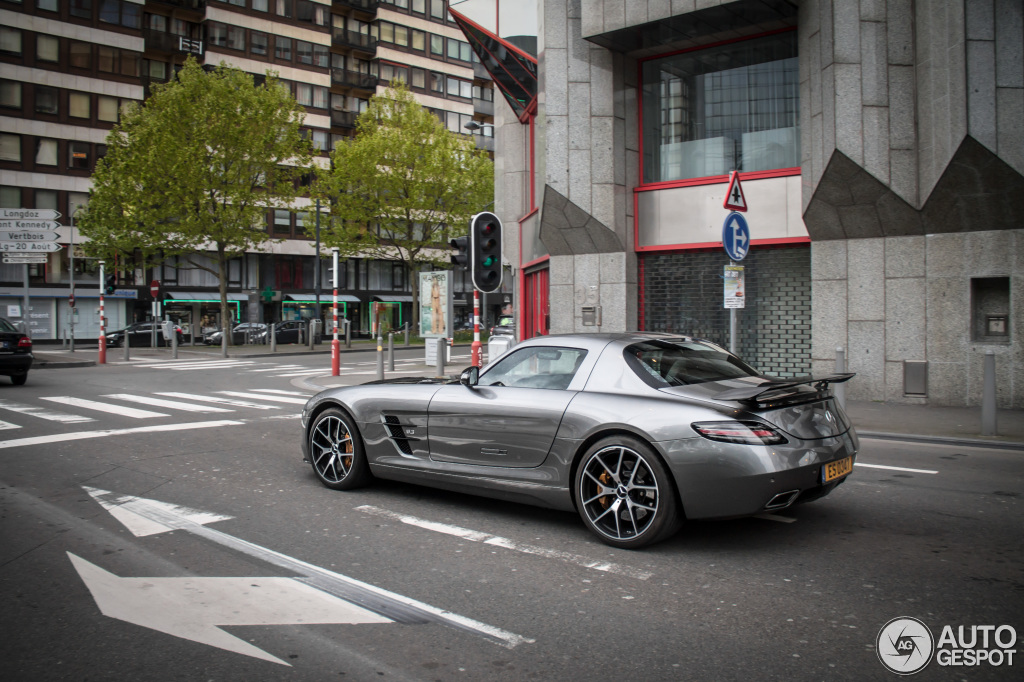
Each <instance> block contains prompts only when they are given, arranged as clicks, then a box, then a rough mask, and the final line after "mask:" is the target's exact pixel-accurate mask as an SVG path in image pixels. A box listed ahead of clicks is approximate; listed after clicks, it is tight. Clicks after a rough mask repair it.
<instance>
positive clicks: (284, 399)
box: [217, 391, 307, 405]
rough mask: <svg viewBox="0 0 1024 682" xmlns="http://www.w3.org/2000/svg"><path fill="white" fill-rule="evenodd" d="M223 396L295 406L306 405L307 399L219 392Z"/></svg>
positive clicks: (239, 392)
mask: <svg viewBox="0 0 1024 682" xmlns="http://www.w3.org/2000/svg"><path fill="white" fill-rule="evenodd" d="M217 393H220V394H222V395H230V396H234V397H236V398H255V399H256V400H270V401H272V402H276V403H292V404H294V405H305V404H306V402H307V399H306V398H288V397H285V396H283V395H282V396H274V395H260V394H259V393H243V392H242V391H217Z"/></svg>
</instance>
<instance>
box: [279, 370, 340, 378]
mask: <svg viewBox="0 0 1024 682" xmlns="http://www.w3.org/2000/svg"><path fill="white" fill-rule="evenodd" d="M329 373H330V370H329V369H307V370H303V371H301V372H285V373H284V374H275V375H274V376H275V377H311V376H316V375H317V374H329Z"/></svg>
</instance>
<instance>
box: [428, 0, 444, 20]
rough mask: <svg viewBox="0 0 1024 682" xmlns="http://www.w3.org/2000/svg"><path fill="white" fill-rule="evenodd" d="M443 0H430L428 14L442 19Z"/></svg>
mask: <svg viewBox="0 0 1024 682" xmlns="http://www.w3.org/2000/svg"><path fill="white" fill-rule="evenodd" d="M444 15H445V7H444V0H430V16H431V17H433V18H434V19H442V20H443V19H444Z"/></svg>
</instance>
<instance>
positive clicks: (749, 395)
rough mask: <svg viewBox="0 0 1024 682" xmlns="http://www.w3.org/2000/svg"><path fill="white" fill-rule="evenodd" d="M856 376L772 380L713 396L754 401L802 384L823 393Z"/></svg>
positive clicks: (834, 375) (849, 374) (839, 375)
mask: <svg viewBox="0 0 1024 682" xmlns="http://www.w3.org/2000/svg"><path fill="white" fill-rule="evenodd" d="M855 376H857V373H856V372H847V373H844V374H829V375H828V376H824V377H799V378H796V379H774V380H769V381H766V382H764V383H763V384H758V385H757V386H744V387H743V388H734V389H732V390H729V391H724V392H722V393H719V394H718V395H716V396H715V399H716V400H735V401H737V402H747V401H756V400H757V398H759V397H760V396H761V395H763V394H765V393H768V392H769V391H778V390H781V389H784V388H793V387H795V386H802V385H804V384H813V385H814V388H816V389H818V390H819V391H824V390H826V389H827V388H828V385H829V384H841V383H843V382H844V381H849V380H850V379H852V378H853V377H855Z"/></svg>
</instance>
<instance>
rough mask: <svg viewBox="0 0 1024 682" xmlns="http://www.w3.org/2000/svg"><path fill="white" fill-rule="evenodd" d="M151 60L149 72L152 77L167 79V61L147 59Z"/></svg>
mask: <svg viewBox="0 0 1024 682" xmlns="http://www.w3.org/2000/svg"><path fill="white" fill-rule="evenodd" d="M147 61H148V62H149V67H148V69H147V70H148V72H149V77H150V78H155V79H157V80H161V81H163V80H167V62H158V61H154V60H147Z"/></svg>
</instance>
